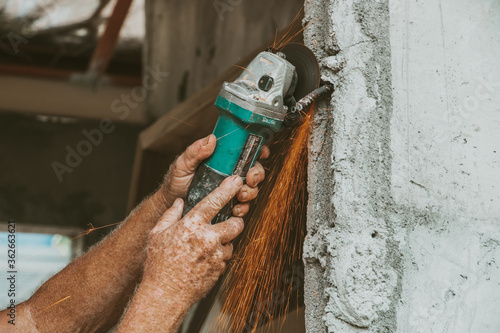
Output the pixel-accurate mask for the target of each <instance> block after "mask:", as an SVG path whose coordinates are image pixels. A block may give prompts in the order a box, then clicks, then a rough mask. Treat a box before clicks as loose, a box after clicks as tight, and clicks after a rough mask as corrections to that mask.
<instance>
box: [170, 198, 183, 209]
mask: <svg viewBox="0 0 500 333" xmlns="http://www.w3.org/2000/svg"><path fill="white" fill-rule="evenodd" d="M181 202H182V199H181V198H177V199H175V201H174V204H173V205H172V206H173V207H179V206H180V205H181Z"/></svg>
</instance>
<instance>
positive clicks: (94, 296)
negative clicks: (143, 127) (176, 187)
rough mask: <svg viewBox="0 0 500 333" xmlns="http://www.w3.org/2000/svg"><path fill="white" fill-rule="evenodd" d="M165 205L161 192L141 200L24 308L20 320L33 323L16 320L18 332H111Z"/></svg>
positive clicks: (22, 306)
mask: <svg viewBox="0 0 500 333" xmlns="http://www.w3.org/2000/svg"><path fill="white" fill-rule="evenodd" d="M169 204H171V203H169V202H166V200H165V199H164V196H163V195H162V193H161V192H157V193H156V194H155V195H153V196H152V197H150V198H149V199H148V200H145V201H144V202H143V203H142V204H141V205H140V206H139V207H138V208H136V209H135V210H134V212H132V213H131V214H130V216H129V217H128V218H127V219H126V220H125V221H124V223H123V225H122V226H121V227H120V228H119V229H118V230H116V231H115V232H114V233H112V234H111V235H110V236H108V237H107V238H106V239H105V240H104V241H103V242H101V243H100V244H99V245H97V246H96V247H94V248H93V249H91V250H90V251H89V252H87V253H85V254H84V255H83V256H81V257H80V258H78V259H76V260H75V261H73V262H72V263H71V264H69V265H68V266H67V267H66V268H65V269H63V270H62V271H61V272H59V273H58V274H57V275H55V276H54V277H52V278H51V279H50V280H49V281H47V282H46V283H45V284H44V285H42V286H41V287H40V289H38V290H37V291H36V292H35V294H34V295H33V296H32V297H31V298H30V299H29V300H28V301H26V302H25V303H23V304H22V305H21V306H20V310H22V312H21V313H20V316H22V317H25V318H26V321H31V323H29V322H24V323H23V319H22V317H19V321H18V325H21V326H18V325H16V326H17V327H16V328H17V329H18V330H19V329H21V328H22V325H23V324H29V325H30V327H32V326H34V325H35V324H36V327H37V330H38V331H39V332H94V331H97V330H102V329H105V328H110V327H112V326H113V325H114V324H115V323H116V322H117V321H118V319H119V318H120V315H121V314H122V312H123V309H124V306H125V305H126V303H127V302H128V298H129V297H130V295H131V294H132V292H133V290H134V288H135V285H136V283H137V281H138V277H139V275H140V272H141V268H142V264H143V262H144V259H145V251H144V247H145V244H146V242H147V237H148V234H149V232H150V230H151V229H152V228H153V227H154V226H155V224H156V222H157V221H158V219H159V218H160V216H161V214H162V213H163V212H164V211H165V210H166V209H167V208H168V207H167V206H168V205H169ZM63 299H64V301H62V302H60V303H57V304H56V302H58V301H60V300H63ZM51 305H53V306H51ZM30 317H31V319H30ZM0 328H3V323H2V324H0ZM27 328H28V327H27ZM30 331H31V329H30Z"/></svg>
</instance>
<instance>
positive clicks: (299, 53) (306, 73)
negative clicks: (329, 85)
mask: <svg viewBox="0 0 500 333" xmlns="http://www.w3.org/2000/svg"><path fill="white" fill-rule="evenodd" d="M281 52H282V53H284V54H285V57H286V58H285V59H286V60H287V61H289V62H290V63H291V64H292V65H294V66H295V70H296V71H297V77H298V82H297V87H296V88H295V93H294V94H293V96H294V97H295V99H296V100H297V101H298V100H300V99H301V98H302V97H304V96H305V95H307V94H309V93H310V92H311V91H313V90H314V89H316V88H318V87H319V83H320V82H319V79H320V73H319V64H318V60H317V59H316V56H315V55H314V53H313V52H312V51H311V50H310V49H309V48H308V47H307V46H304V45H302V44H295V43H291V44H287V45H285V47H283V49H282V50H281Z"/></svg>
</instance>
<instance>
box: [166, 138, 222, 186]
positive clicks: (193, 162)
mask: <svg viewBox="0 0 500 333" xmlns="http://www.w3.org/2000/svg"><path fill="white" fill-rule="evenodd" d="M216 144H217V138H216V137H215V135H213V134H210V135H209V136H207V137H204V138H203V139H200V140H198V141H196V142H195V143H193V144H192V145H190V146H189V147H188V148H187V149H186V151H184V152H183V153H182V154H181V156H179V158H178V159H177V161H176V163H175V168H174V172H175V176H178V177H183V176H187V175H190V174H194V172H195V171H196V168H198V165H199V164H200V163H201V162H202V161H203V160H204V159H206V158H208V157H209V156H210V155H212V154H213V152H214V150H215V146H216Z"/></svg>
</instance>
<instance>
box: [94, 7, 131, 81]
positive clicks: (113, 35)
mask: <svg viewBox="0 0 500 333" xmlns="http://www.w3.org/2000/svg"><path fill="white" fill-rule="evenodd" d="M131 4H132V0H117V1H116V5H115V8H114V9H113V13H112V14H111V16H110V17H109V19H108V21H107V24H106V29H105V30H104V33H103V35H102V36H101V38H99V43H98V44H97V47H96V49H95V51H94V54H93V55H92V59H91V60H90V64H89V68H88V72H89V73H91V74H94V75H95V77H96V79H98V78H99V77H100V76H101V75H102V74H104V72H106V69H107V68H108V65H109V61H110V59H111V57H112V56H113V52H114V50H115V47H116V44H117V42H118V37H119V36H120V30H121V28H122V26H123V22H124V21H125V18H126V17H127V13H128V11H129V9H130V5H131Z"/></svg>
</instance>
